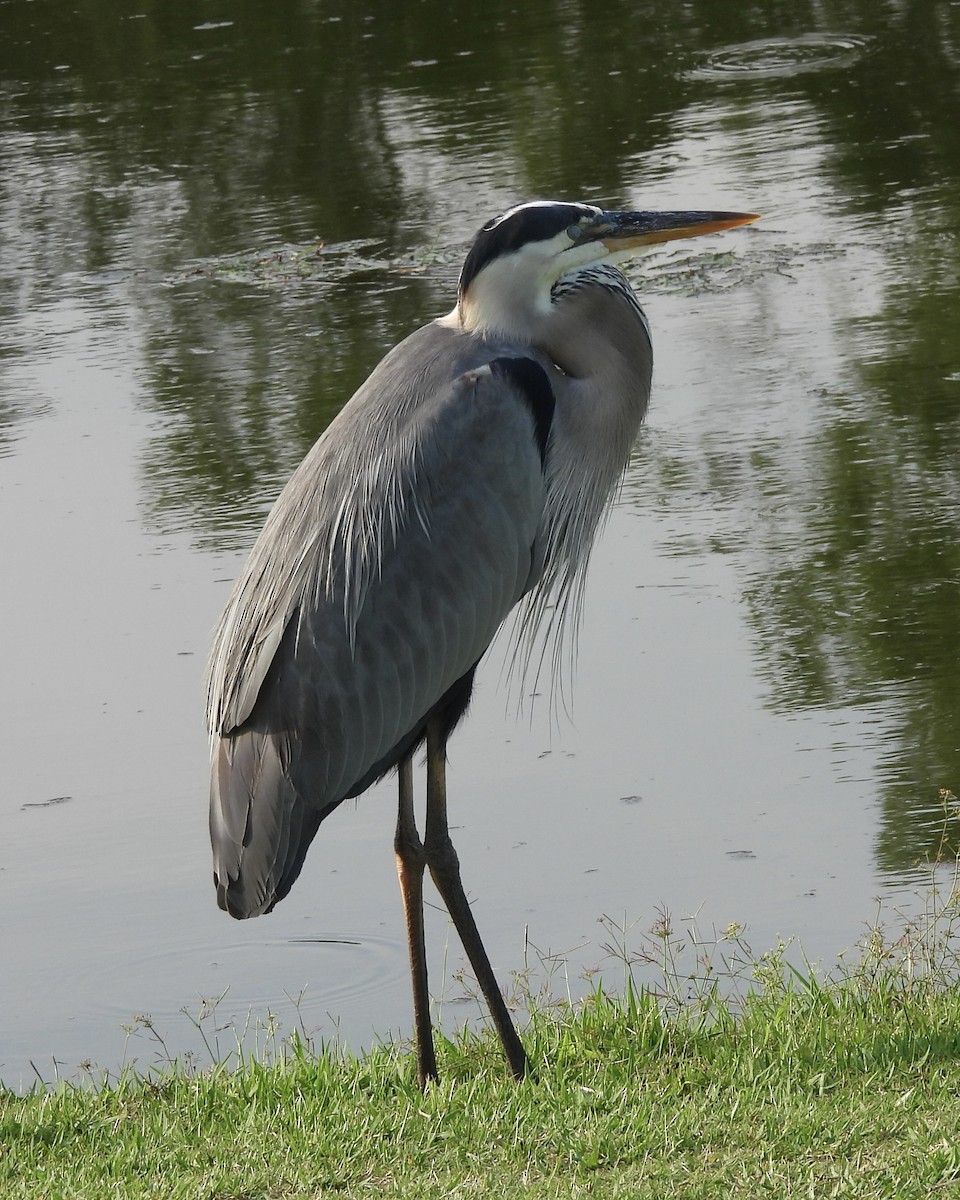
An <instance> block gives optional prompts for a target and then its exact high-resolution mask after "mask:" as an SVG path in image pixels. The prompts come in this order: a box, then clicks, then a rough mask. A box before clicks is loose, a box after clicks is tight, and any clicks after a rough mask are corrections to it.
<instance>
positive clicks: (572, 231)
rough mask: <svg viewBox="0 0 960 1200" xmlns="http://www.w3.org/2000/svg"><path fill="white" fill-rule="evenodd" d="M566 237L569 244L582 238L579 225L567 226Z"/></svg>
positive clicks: (581, 230)
mask: <svg viewBox="0 0 960 1200" xmlns="http://www.w3.org/2000/svg"><path fill="white" fill-rule="evenodd" d="M567 237H568V238H569V239H570V241H571V242H575V241H576V240H577V239H578V238H580V237H583V229H582V228H581V226H579V225H568V226H567Z"/></svg>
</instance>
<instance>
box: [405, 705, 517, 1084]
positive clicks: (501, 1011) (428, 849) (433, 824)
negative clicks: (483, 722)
mask: <svg viewBox="0 0 960 1200" xmlns="http://www.w3.org/2000/svg"><path fill="white" fill-rule="evenodd" d="M446 748H447V747H446V737H445V735H444V730H443V726H442V724H441V722H440V720H439V719H438V718H436V717H433V718H431V719H430V721H429V722H428V723H427V827H426V833H425V837H424V853H425V856H426V862H427V865H428V866H429V868H430V874H431V875H432V876H433V882H434V883H435V884H436V886H437V891H438V892H439V893H440V895H441V897H442V898H443V902H444V904H446V906H447V911H448V912H449V913H450V916H451V918H452V919H453V923H454V925H455V926H456V929H457V933H458V934H459V935H460V940H461V941H462V942H463V948H464V950H466V952H467V957H468V958H469V959H470V965H471V966H472V967H473V972H474V974H475V975H476V977H477V982H478V983H479V984H480V990H481V991H482V992H483V995H484V999H485V1000H486V1002H487V1007H488V1008H489V1010H490V1016H491V1017H492V1018H493V1023H494V1026H495V1027H496V1030H497V1033H498V1034H499V1035H500V1041H501V1043H502V1044H503V1050H504V1053H505V1054H506V1056H507V1062H508V1063H509V1064H510V1070H511V1071H512V1072H513V1075H514V1077H515V1078H516V1079H522V1078H523V1077H524V1075H526V1074H527V1073H528V1071H529V1067H528V1064H527V1056H526V1053H525V1051H524V1049H523V1045H522V1044H521V1042H520V1038H519V1037H518V1036H517V1031H516V1029H514V1027H513V1021H512V1020H511V1019H510V1014H509V1012H508V1011H507V1006H506V1004H505V1003H504V999H503V995H502V994H501V992H500V988H499V986H498V985H497V980H496V978H495V976H494V974H493V968H492V967H491V966H490V959H489V958H488V957H487V952H486V950H485V949H484V946H483V942H482V941H481V940H480V933H479V931H478V929H477V923H476V921H475V920H474V919H473V912H472V911H471V908H470V903H469V901H468V900H467V896H466V893H465V892H464V890H463V883H462V882H461V880H460V860H459V859H458V858H457V852H456V850H455V849H454V847H453V842H452V841H451V840H450V831H449V829H448V826H447V781H446V767H447V763H446Z"/></svg>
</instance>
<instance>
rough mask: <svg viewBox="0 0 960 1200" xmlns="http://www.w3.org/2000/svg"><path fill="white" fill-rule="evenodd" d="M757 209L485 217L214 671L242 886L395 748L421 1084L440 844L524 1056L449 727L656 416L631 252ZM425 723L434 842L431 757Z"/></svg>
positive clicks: (255, 570) (282, 533)
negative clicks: (438, 308)
mask: <svg viewBox="0 0 960 1200" xmlns="http://www.w3.org/2000/svg"><path fill="white" fill-rule="evenodd" d="M755 219H756V218H755V217H754V216H753V215H752V214H746V213H720V212H666V213H649V212H606V211H603V210H601V209H600V208H596V207H594V206H592V205H588V204H561V203H553V202H536V203H531V204H521V205H518V206H517V207H515V208H512V209H510V210H509V211H508V212H506V213H504V214H503V215H502V216H500V217H497V218H496V219H495V220H493V221H490V222H489V223H488V224H486V225H484V226H483V228H482V229H481V230H480V232H479V233H478V234H477V236H476V238H475V240H474V242H473V245H472V246H471V248H470V251H469V253H468V254H467V257H466V261H465V262H464V265H463V270H462V271H461V274H460V282H459V289H458V294H457V303H456V307H455V308H454V310H453V311H452V312H451V313H449V314H448V315H447V316H445V317H441V318H439V319H438V320H436V321H433V322H431V323H430V324H429V325H426V326H425V327H424V328H422V329H419V330H417V332H416V333H413V334H411V335H410V336H409V337H408V338H406V340H405V341H403V342H401V343H400V345H398V346H397V347H395V348H394V349H393V350H391V351H390V353H389V354H387V356H386V357H385V358H384V359H383V361H382V362H381V363H380V364H379V366H378V367H376V369H375V370H374V371H373V373H372V375H371V376H370V377H369V379H368V380H367V381H366V383H364V384H363V386H362V387H361V388H360V389H359V391H357V393H356V394H355V395H354V396H353V398H352V399H351V400H350V401H349V403H348V404H346V405H345V407H344V408H343V410H342V411H341V412H340V414H339V415H338V416H337V417H336V419H335V420H334V421H333V422H332V423H331V424H330V426H329V428H328V429H327V430H326V431H325V432H324V433H323V434H322V435H321V437H320V438H319V440H318V441H317V442H316V444H315V445H314V446H313V448H312V449H311V451H310V452H309V454H308V455H307V456H306V458H305V459H304V460H303V462H302V463H301V465H300V467H299V468H298V469H297V471H296V472H295V473H294V475H293V477H292V478H291V479H290V481H289V483H288V484H287V485H286V487H285V488H284V489H283V491H282V492H281V494H280V497H279V499H278V500H277V502H276V504H275V505H274V507H273V510H272V511H271V513H270V515H269V516H268V517H267V521H266V524H265V525H264V528H263V531H262V532H261V534H260V536H259V538H258V539H257V541H256V544H255V545H254V547H253V550H252V552H251V554H250V557H249V560H248V561H247V564H246V566H245V568H244V570H243V572H242V574H241V576H240V578H239V580H238V582H237V584H236V587H235V588H234V590H233V594H232V595H231V597H230V599H229V601H228V603H227V606H226V610H225V611H224V614H223V617H222V618H221V620H220V624H219V627H218V629H217V632H216V637H215V641H214V645H213V651H212V654H211V658H210V664H209V668H208V675H207V696H208V721H209V726H210V730H211V732H212V734H213V735H214V743H215V744H214V750H213V767H212V772H211V774H212V780H211V795H210V835H211V840H212V843H213V860H214V882H215V884H216V889H217V900H218V902H219V904H220V907H221V908H223V909H226V910H227V912H229V913H230V914H231V915H232V916H234V917H253V916H257V915H258V914H260V913H266V912H269V911H270V910H271V909H272V908H273V906H274V905H275V904H276V903H277V902H278V901H280V900H282V899H283V897H284V896H285V895H286V894H287V892H288V891H289V890H290V887H291V886H292V884H293V882H294V880H295V879H296V878H297V876H298V875H299V873H300V869H301V867H302V866H303V860H304V856H305V854H306V852H307V848H308V846H309V845H310V842H311V841H312V840H313V837H314V835H315V834H316V832H317V829H318V827H319V825H320V822H321V821H322V820H323V819H324V818H325V817H327V816H329V814H330V813H331V812H332V811H333V810H334V809H335V808H336V807H337V805H339V804H340V803H341V802H342V801H343V800H345V799H347V798H348V797H352V796H357V795H359V794H360V793H361V792H362V791H364V790H365V789H366V788H368V787H369V786H370V785H371V784H372V783H374V782H375V781H376V780H378V779H379V778H381V776H383V775H385V774H386V773H387V772H388V771H390V770H392V769H393V768H394V767H396V768H397V769H398V775H399V785H400V806H399V817H398V820H397V826H396V836H395V841H394V847H395V850H396V856H397V869H398V873H399V876H400V889H401V893H402V896H403V904H404V910H405V914H406V923H407V934H408V939H409V949H410V967H411V974H412V978H413V999H414V1018H415V1024H416V1036H417V1067H418V1073H419V1078H420V1082H421V1084H425V1083H426V1081H427V1080H428V1079H430V1078H435V1077H436V1075H437V1064H436V1058H435V1055H434V1047H433V1034H432V1028H431V1023H430V1010H429V998H428V992H427V965H426V953H425V948H424V936H423V873H424V867H426V866H428V867H429V868H430V873H431V875H432V876H433V879H434V882H435V884H436V886H437V889H438V891H439V892H440V895H441V896H442V897H443V900H444V902H445V904H446V906H447V909H448V910H449V912H450V916H451V917H452V919H453V922H454V924H455V926H456V928H457V931H458V933H459V935H460V937H461V939H462V941H463V945H464V948H465V950H466V952H467V955H468V957H469V959H470V963H471V965H472V967H473V970H474V972H475V974H476V977H477V981H478V983H479V985H480V988H481V990H482V992H483V995H484V997H485V998H486V1001H487V1004H488V1005H489V1009H490V1013H491V1016H492V1018H493V1022H494V1024H495V1026H496V1029H497V1031H498V1033H499V1035H500V1039H501V1041H502V1043H503V1048H504V1051H505V1053H506V1056H507V1060H508V1062H509V1065H510V1069H511V1070H512V1072H513V1074H514V1075H515V1076H516V1077H517V1078H520V1077H522V1076H523V1075H524V1073H525V1071H526V1069H527V1059H526V1055H525V1053H524V1050H523V1046H522V1045H521V1043H520V1039H519V1038H518V1036H517V1033H516V1030H515V1029H514V1026H513V1022H512V1021H511V1019H510V1015H509V1013H508V1012H507V1007H506V1005H505V1003H504V1000H503V997H502V995H501V993H500V990H499V988H498V986H497V983H496V979H495V978H494V974H493V971H492V969H491V966H490V962H489V959H488V958H487V954H486V951H485V950H484V947H483V943H482V942H481V940H480V935H479V933H478V932H477V927H476V924H475V922H474V919H473V914H472V912H471V909H470V905H469V903H468V901H467V898H466V895H465V894H464V890H463V885H462V883H461V881H460V870H459V863H458V860H457V855H456V852H455V850H454V848H453V844H452V842H451V840H450V836H449V833H448V827H447V801H446V783H445V762H446V743H447V739H448V737H449V736H450V734H451V732H452V730H453V729H454V727H455V726H456V724H457V722H458V721H459V720H460V718H461V717H462V716H463V714H464V712H465V710H466V708H467V704H468V703H469V699H470V693H471V689H472V687H473V678H474V672H475V671H476V668H477V663H478V661H479V659H480V658H481V656H482V655H483V653H484V651H485V650H486V649H487V647H488V646H489V644H490V642H491V640H492V639H493V636H494V634H495V633H496V631H497V629H498V627H499V626H500V624H501V622H502V621H503V620H504V618H505V617H506V616H507V614H508V613H509V612H510V610H511V609H512V608H513V607H514V605H516V604H517V602H518V601H520V600H521V599H524V598H525V601H524V603H525V605H526V611H525V612H524V613H523V614H522V618H521V629H522V630H523V631H524V633H523V636H524V637H526V638H527V639H530V638H532V637H533V636H534V635H535V633H536V631H537V627H538V626H539V625H540V624H541V622H542V621H543V619H544V618H545V617H546V616H547V614H548V611H552V612H553V613H554V615H555V614H556V613H557V612H561V613H563V612H565V611H570V610H572V611H573V612H574V613H575V612H576V610H577V607H578V604H579V600H580V596H581V589H582V584H583V578H584V572H585V570H586V565H587V558H588V556H589V553H590V549H591V545H592V543H593V539H594V534H595V532H596V529H597V526H598V523H599V521H600V518H601V515H602V513H603V511H604V509H605V507H606V505H607V503H608V501H609V499H610V497H611V495H612V493H613V491H614V490H615V488H616V486H617V484H618V482H619V480H620V477H621V475H622V474H623V470H624V468H625V466H626V463H627V459H628V457H629V454H630V449H631V446H632V445H633V442H634V439H635V437H636V435H637V431H638V429H639V427H640V422H641V421H642V419H643V415H644V411H645V409H646V406H647V400H648V397H649V393H650V374H651V365H652V349H651V344H650V330H649V326H648V324H647V320H646V317H645V316H644V313H643V311H642V309H641V308H640V305H639V303H638V301H637V298H636V296H635V295H634V293H633V291H632V290H631V288H630V285H629V284H628V283H627V281H626V279H625V278H624V277H623V275H621V274H620V272H619V271H617V270H616V269H615V268H614V267H613V266H612V265H611V264H612V263H613V262H615V261H617V260H619V259H621V258H624V257H626V256H627V255H628V254H631V253H633V252H634V251H635V249H636V248H637V247H639V246H643V245H647V244H649V243H651V242H663V241H668V240H670V239H672V238H683V237H692V236H694V235H696V234H701V233H711V232H713V231H715V230H721V229H729V228H732V227H734V226H736V225H742V224H746V223H747V222H749V221H753V220H755ZM528 644H529V642H528ZM424 741H426V776H427V778H426V793H427V801H426V828H425V833H424V839H423V841H422V842H421V840H420V836H419V834H418V832H417V827H416V822H415V818H414V806H413V766H412V762H413V755H414V752H415V751H416V750H417V749H418V747H419V746H420V745H421V744H422V743H423V742H424Z"/></svg>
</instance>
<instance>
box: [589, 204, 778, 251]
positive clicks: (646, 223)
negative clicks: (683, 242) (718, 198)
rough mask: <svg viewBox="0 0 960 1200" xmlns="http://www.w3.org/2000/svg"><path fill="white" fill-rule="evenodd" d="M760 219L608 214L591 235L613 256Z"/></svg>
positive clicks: (748, 215) (686, 214)
mask: <svg viewBox="0 0 960 1200" xmlns="http://www.w3.org/2000/svg"><path fill="white" fill-rule="evenodd" d="M759 219H760V214H759V213H728V212H605V213H604V214H603V216H602V217H601V218H600V219H599V220H598V221H597V224H596V226H595V228H594V229H592V230H590V235H591V236H592V238H594V239H596V240H597V241H601V242H603V244H604V245H605V246H606V247H607V249H608V250H609V251H610V252H611V253H622V252H623V251H624V250H632V249H634V247H636V246H651V245H653V244H654V243H656V242H671V241H673V240H674V238H688V237H699V236H700V234H702V233H718V232H719V231H720V230H721V229H735V228H736V227H737V226H738V225H749V224H750V222H751V221H758V220H759Z"/></svg>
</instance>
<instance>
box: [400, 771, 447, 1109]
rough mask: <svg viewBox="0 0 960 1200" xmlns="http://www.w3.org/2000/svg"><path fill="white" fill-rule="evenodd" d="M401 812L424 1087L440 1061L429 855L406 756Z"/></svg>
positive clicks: (405, 894) (402, 880)
mask: <svg viewBox="0 0 960 1200" xmlns="http://www.w3.org/2000/svg"><path fill="white" fill-rule="evenodd" d="M398 778H399V781H400V809H399V813H398V816H397V832H396V836H395V837H394V839H393V848H394V850H395V852H396V855H397V875H398V876H399V879H400V895H401V896H402V897H403V911H404V915H405V917H406V920H407V946H408V948H409V951H410V978H411V981H412V983H413V1019H414V1024H415V1026H416V1031H417V1077H418V1078H419V1080H420V1086H421V1087H425V1086H426V1083H427V1080H428V1079H436V1078H437V1058H436V1054H435V1053H434V1048H433V1028H432V1026H431V1024H430V995H429V992H428V991H427V951H426V946H425V944H424V938H423V869H424V867H425V866H426V863H427V859H426V853H425V851H424V848H423V842H421V841H420V834H419V833H418V832H417V821H416V816H415V814H414V811H413V758H412V755H409V754H408V755H407V756H406V758H404V759H403V760H402V761H401V763H400V767H399V770H398Z"/></svg>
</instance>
